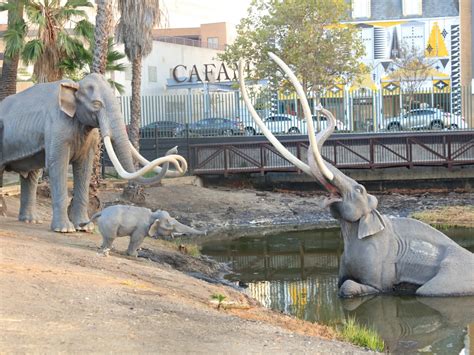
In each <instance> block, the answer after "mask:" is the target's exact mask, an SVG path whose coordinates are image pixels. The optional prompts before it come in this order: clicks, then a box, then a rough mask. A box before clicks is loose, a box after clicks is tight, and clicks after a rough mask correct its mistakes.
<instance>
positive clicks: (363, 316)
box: [201, 229, 474, 354]
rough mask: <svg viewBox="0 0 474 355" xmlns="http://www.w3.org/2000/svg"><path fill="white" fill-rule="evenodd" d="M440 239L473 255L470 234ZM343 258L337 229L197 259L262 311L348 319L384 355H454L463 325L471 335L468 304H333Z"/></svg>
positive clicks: (226, 243)
mask: <svg viewBox="0 0 474 355" xmlns="http://www.w3.org/2000/svg"><path fill="white" fill-rule="evenodd" d="M443 232H444V233H445V234H447V235H448V236H450V237H451V238H452V239H454V240H455V241H456V242H457V243H459V244H460V245H462V246H463V247H465V248H466V249H468V250H470V251H471V252H473V251H474V230H473V229H451V230H444V231H443ZM342 251H343V242H342V239H341V237H340V232H339V230H338V229H329V230H328V229H324V230H315V231H310V232H286V233H282V234H279V235H272V236H265V237H260V236H259V237H242V238H238V239H234V240H220V241H213V242H207V243H206V244H203V246H202V249H201V252H202V254H205V255H208V256H210V257H212V258H214V259H215V260H217V261H220V262H229V263H231V265H232V268H233V270H234V273H232V274H230V275H227V276H226V278H227V279H228V280H230V281H234V282H236V283H239V284H240V285H241V286H243V287H245V290H246V292H247V293H248V294H249V295H251V296H252V297H254V298H255V299H257V300H258V301H260V302H261V303H262V304H263V305H264V306H266V307H268V308H271V309H274V310H277V311H280V312H284V313H287V314H291V315H294V316H296V317H298V318H301V319H305V320H308V321H311V322H319V323H324V324H328V325H337V324H340V323H342V322H343V320H344V319H347V318H348V317H355V319H356V321H357V322H358V323H360V324H364V325H367V326H369V327H371V328H373V329H375V330H376V331H377V332H378V334H380V336H381V337H382V338H383V339H384V341H385V344H386V347H387V349H386V350H388V351H390V352H395V353H407V352H409V353H413V352H428V353H437V354H459V353H460V352H461V351H462V350H463V349H464V348H465V346H466V345H465V342H466V341H467V336H466V334H467V329H468V325H469V324H471V325H470V328H471V329H472V328H474V297H450V298H441V297H436V298H435V297H415V296H388V295H387V296H371V297H364V298H354V299H349V300H344V299H340V298H339V297H338V296H337V281H338V276H337V275H338V270H339V262H340V256H341V255H342ZM471 272H474V271H472V270H471ZM472 333H474V329H472V330H471V334H472ZM470 342H471V344H472V343H474V339H472V338H471V339H470Z"/></svg>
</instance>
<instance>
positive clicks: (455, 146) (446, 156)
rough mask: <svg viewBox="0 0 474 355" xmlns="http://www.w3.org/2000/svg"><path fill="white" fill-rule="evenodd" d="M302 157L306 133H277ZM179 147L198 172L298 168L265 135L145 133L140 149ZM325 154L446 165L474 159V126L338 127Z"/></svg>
mask: <svg viewBox="0 0 474 355" xmlns="http://www.w3.org/2000/svg"><path fill="white" fill-rule="evenodd" d="M278 138H279V140H280V141H281V143H282V144H283V145H284V146H285V147H286V148H287V149H288V150H289V151H290V152H292V153H293V154H294V155H295V156H297V157H298V158H299V159H301V160H302V161H307V159H306V154H307V153H306V151H307V148H308V139H307V136H300V135H286V136H280V137H278ZM175 145H177V146H179V152H180V154H182V155H183V156H184V157H185V158H186V159H187V160H188V163H189V167H190V172H191V173H192V174H195V175H224V176H229V175H231V174H240V173H260V174H262V175H263V174H265V173H268V172H298V170H297V169H296V168H295V167H294V166H293V165H292V164H291V163H290V162H288V161H287V160H286V159H285V158H283V157H282V156H281V154H280V153H278V152H277V151H276V150H275V148H274V147H273V146H272V145H271V144H270V143H269V142H268V140H267V139H266V138H265V137H264V136H250V137H247V136H231V137H201V138H191V137H190V138H174V137H173V138H163V137H155V138H147V139H141V141H140V151H141V153H142V154H143V155H144V156H145V157H147V158H149V159H154V158H156V157H157V156H161V155H164V153H165V152H166V150H168V149H169V148H171V147H173V146H175ZM322 155H323V157H324V159H326V160H327V161H328V162H330V163H331V164H333V165H335V166H336V167H337V168H340V169H357V170H364V169H371V170H373V169H386V168H393V167H405V168H413V167H445V168H446V169H448V170H452V169H453V168H455V167H456V166H469V165H474V131H449V130H444V131H427V132H400V133H365V134H359V133H336V134H333V135H332V136H331V137H330V138H329V139H328V140H327V141H326V143H325V144H324V147H323V149H322Z"/></svg>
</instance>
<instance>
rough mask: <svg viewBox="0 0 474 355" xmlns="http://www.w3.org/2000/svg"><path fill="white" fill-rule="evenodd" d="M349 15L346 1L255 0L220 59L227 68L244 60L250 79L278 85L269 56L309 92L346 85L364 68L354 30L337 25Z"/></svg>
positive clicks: (360, 46)
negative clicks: (273, 80)
mask: <svg viewBox="0 0 474 355" xmlns="http://www.w3.org/2000/svg"><path fill="white" fill-rule="evenodd" d="M349 13H350V11H349V5H348V3H347V2H346V1H345V0H286V1H279V0H253V1H252V3H251V5H250V7H249V9H248V13H247V17H245V18H244V19H242V20H241V22H240V24H239V25H238V27H237V35H238V36H237V39H236V41H235V42H234V43H233V44H232V45H230V46H229V47H228V48H227V50H226V51H225V52H224V53H223V54H221V55H219V58H220V59H221V60H223V61H225V62H226V63H228V64H229V65H236V63H237V62H238V60H239V59H240V58H242V59H244V60H245V61H246V62H248V63H250V66H251V67H252V76H253V78H255V79H261V78H268V77H270V76H272V75H274V76H275V75H276V76H277V79H278V77H280V78H281V74H279V68H278V67H277V66H276V65H275V64H274V63H273V62H272V61H271V60H270V59H269V57H268V55H267V53H268V52H269V51H272V52H274V53H275V54H277V55H278V56H279V57H280V58H282V60H283V61H284V62H286V63H288V64H289V65H291V66H292V67H293V70H294V71H295V72H296V75H297V76H298V77H299V79H300V80H301V81H302V84H303V86H304V87H305V89H307V90H315V89H319V88H321V87H327V86H329V85H331V84H334V82H335V81H341V80H342V79H344V80H345V81H350V80H352V79H353V78H354V77H355V76H357V75H359V74H362V73H365V72H366V71H367V68H365V67H364V66H362V65H361V64H360V63H359V58H360V57H361V56H362V55H363V53H364V49H363V45H362V41H361V39H360V36H359V34H358V31H357V29H356V28H355V27H354V26H352V25H350V24H347V23H345V24H341V22H343V21H346V20H348V14H349ZM275 73H276V74H275ZM280 81H281V82H283V81H282V80H280Z"/></svg>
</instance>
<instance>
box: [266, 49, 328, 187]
mask: <svg viewBox="0 0 474 355" xmlns="http://www.w3.org/2000/svg"><path fill="white" fill-rule="evenodd" d="M268 55H269V56H270V58H272V59H273V61H275V63H277V64H278V65H279V66H280V68H281V69H283V71H284V72H285V74H286V75H288V78H289V79H290V81H291V83H292V84H293V86H294V87H295V89H296V93H297V94H298V96H299V98H300V101H301V105H302V106H303V113H304V117H305V118H306V124H307V125H308V137H309V142H310V146H311V147H312V152H313V156H314V159H315V160H316V163H317V165H318V167H319V169H320V170H321V172H322V173H323V175H324V176H325V177H326V178H327V179H328V180H329V181H332V179H333V178H334V174H333V173H332V172H331V171H330V170H329V169H328V168H327V166H326V164H325V163H324V160H323V158H322V156H321V154H320V153H319V150H318V144H317V141H316V135H315V132H314V125H313V118H312V117H311V110H310V108H309V104H308V99H307V98H306V94H305V92H304V90H303V87H302V86H301V84H300V82H299V81H298V79H297V78H296V75H295V74H294V73H293V71H292V70H291V69H290V67H289V66H288V65H286V63H285V62H283V61H282V60H281V59H280V58H279V57H278V56H276V55H275V54H274V53H272V52H269V53H268ZM311 175H312V174H311Z"/></svg>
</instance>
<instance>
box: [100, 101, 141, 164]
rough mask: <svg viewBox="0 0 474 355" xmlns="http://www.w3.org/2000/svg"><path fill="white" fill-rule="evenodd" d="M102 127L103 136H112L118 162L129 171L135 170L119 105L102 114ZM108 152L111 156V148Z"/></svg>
mask: <svg viewBox="0 0 474 355" xmlns="http://www.w3.org/2000/svg"><path fill="white" fill-rule="evenodd" d="M117 106H118V105H117ZM104 116H105V117H104ZM100 129H101V132H102V137H103V138H105V137H106V136H109V137H110V139H111V141H112V148H113V151H114V152H115V154H116V155H117V159H118V162H119V163H120V164H121V165H122V167H123V169H125V170H126V171H127V172H132V173H133V172H135V167H134V165H133V158H132V152H131V150H130V143H129V140H128V135H127V131H126V129H125V124H124V122H123V120H122V114H121V113H120V109H119V108H118V107H114V108H112V109H108V110H107V111H106V113H105V115H102V117H101V118H100ZM107 153H108V154H109V157H110V155H111V152H109V149H107ZM110 158H111V157H110ZM112 162H113V164H114V167H115V169H116V170H120V169H119V167H118V166H116V163H115V162H114V161H112Z"/></svg>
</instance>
